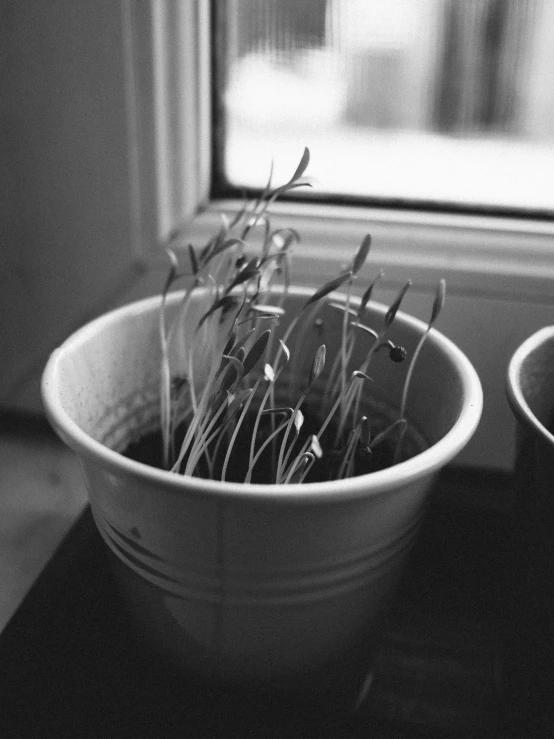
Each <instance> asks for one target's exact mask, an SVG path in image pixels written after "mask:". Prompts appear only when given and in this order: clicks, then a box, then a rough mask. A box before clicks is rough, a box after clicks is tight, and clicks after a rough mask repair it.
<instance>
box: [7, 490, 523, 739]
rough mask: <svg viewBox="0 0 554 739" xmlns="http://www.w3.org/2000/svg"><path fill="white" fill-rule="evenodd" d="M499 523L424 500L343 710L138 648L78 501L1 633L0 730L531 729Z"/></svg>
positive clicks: (259, 733)
mask: <svg viewBox="0 0 554 739" xmlns="http://www.w3.org/2000/svg"><path fill="white" fill-rule="evenodd" d="M441 501H443V498H441ZM511 530H512V528H511V523H510V519H509V517H508V516H507V515H506V514H505V513H502V512H500V511H498V510H491V509H484V508H479V507H475V506H456V505H449V504H447V503H445V502H444V501H443V502H437V501H435V503H434V504H432V505H431V507H430V510H429V514H428V517H427V521H426V523H425V525H424V528H423V530H422V533H421V536H420V539H419V542H418V544H417V545H416V548H415V550H414V552H413V556H412V558H411V562H410V565H409V567H408V570H407V572H406V576H405V578H404V581H403V583H402V587H401V590H400V593H399V595H398V598H397V600H396V602H395V606H394V608H393V610H392V613H391V616H390V619H389V621H388V625H387V629H386V633H385V635H384V638H383V645H382V648H381V651H380V653H379V656H378V659H377V665H376V678H375V681H374V684H373V687H372V689H371V691H370V695H369V698H368V699H367V701H366V702H365V703H364V705H363V706H362V707H361V709H360V711H359V712H358V713H357V714H356V715H354V716H347V715H345V714H343V713H339V714H336V713H334V712H333V711H331V710H330V709H329V706H326V705H315V704H310V705H308V706H304V707H302V710H300V708H299V707H298V706H296V707H295V706H293V705H292V704H291V703H290V702H288V701H285V702H280V703H278V704H277V705H274V706H269V705H266V704H264V703H263V702H262V701H260V699H259V698H257V697H256V696H254V695H230V694H226V693H222V692H218V691H216V690H215V689H213V688H209V687H200V686H198V685H195V684H194V683H192V682H190V681H189V680H188V679H187V678H186V677H185V676H183V675H182V674H179V673H177V672H176V671H174V670H173V669H172V668H171V667H170V666H168V665H167V664H165V663H162V662H161V661H159V660H158V659H157V658H156V657H154V656H153V655H150V654H148V653H147V652H146V651H145V650H144V648H143V647H142V646H141V645H140V644H138V642H136V641H135V640H134V638H133V636H132V635H131V633H130V631H129V628H128V625H127V622H126V617H125V612H124V609H123V608H122V606H121V604H120V603H119V599H118V596H117V593H116V591H115V587H114V583H113V582H112V579H111V575H110V571H109V568H108V565H107V559H106V558H105V554H104V549H103V547H104V545H103V543H102V541H101V539H100V537H99V535H98V534H97V532H96V530H95V528H94V524H93V521H92V517H91V514H90V510H88V509H87V510H86V511H85V513H84V514H83V515H82V516H81V518H80V519H79V520H78V522H77V523H76V524H75V526H74V527H73V529H72V530H71V531H70V533H69V534H68V536H67V537H66V539H65V540H64V542H63V543H62V545H61V546H60V548H59V549H58V551H57V552H56V554H55V556H54V557H53V558H52V560H51V561H50V562H49V564H48V565H47V567H46V568H45V570H44V571H43V573H42V574H41V576H40V577H39V579H38V580H37V582H36V583H35V585H34V587H33V588H32V590H31V591H30V593H29V595H28V596H27V598H26V599H25V601H24V603H23V604H22V606H21V607H20V608H19V610H18V612H17V613H16V614H15V616H14V617H13V619H12V620H11V621H10V623H9V624H8V625H7V627H6V629H5V630H4V632H2V634H1V635H0V670H1V675H2V676H1V683H0V737H1V738H2V739H9V738H11V737H13V738H14V739H20V738H25V739H26V738H27V737H95V738H101V737H164V738H165V737H167V738H170V737H190V738H195V737H214V738H216V737H232V736H237V737H260V739H261V738H262V737H312V736H313V737H359V738H360V739H361V737H364V738H365V737H372V738H374V739H401V738H402V739H407V737H415V738H417V737H429V739H433V737H436V738H437V739H438V738H443V739H445V738H446V737H449V738H459V739H469V738H470V737H499V738H500V737H502V739H505V737H509V736H510V737H511V736H514V737H515V736H518V737H519V736H521V737H524V736H534V734H533V733H531V734H527V733H526V730H525V729H524V728H522V726H523V718H522V717H523V716H524V714H523V713H522V710H520V708H521V707H520V706H519V705H518V704H517V700H515V699H514V695H515V694H514V691H513V688H512V687H511V685H512V684H513V683H514V680H513V676H512V675H511V674H509V670H510V669H512V668H511V665H512V662H513V659H512V657H511V652H512V651H513V644H514V615H513V614H514V613H515V612H516V610H517V591H515V590H514V581H513V568H514V558H515V557H516V554H517V552H516V550H515V549H514V542H513V540H512V538H511ZM515 683H516V684H517V679H516V680H515ZM516 693H517V690H516Z"/></svg>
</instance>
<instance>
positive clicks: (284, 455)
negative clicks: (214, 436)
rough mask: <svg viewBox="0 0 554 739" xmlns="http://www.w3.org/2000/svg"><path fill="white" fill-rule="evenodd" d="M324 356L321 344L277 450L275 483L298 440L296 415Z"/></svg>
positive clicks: (321, 369)
mask: <svg viewBox="0 0 554 739" xmlns="http://www.w3.org/2000/svg"><path fill="white" fill-rule="evenodd" d="M325 355H326V347H325V344H322V345H321V346H320V347H319V348H318V350H317V351H316V353H315V356H314V359H313V362H312V366H311V368H310V374H309V377H308V384H307V386H306V388H305V390H304V391H303V392H302V393H301V395H300V397H299V398H298V400H297V401H296V405H295V407H294V409H293V414H292V416H291V418H290V420H289V422H288V424H287V427H286V429H285V433H284V436H283V440H282V442H281V446H280V449H279V457H278V460H277V471H276V473H275V477H276V480H277V481H279V480H281V478H282V473H283V469H284V467H285V466H286V464H287V461H288V458H289V456H290V453H291V451H292V447H293V444H294V442H295V441H296V438H298V433H299V431H300V426H301V425H302V420H303V418H302V417H300V426H299V425H298V422H299V417H298V413H299V411H300V406H301V405H302V403H303V402H304V400H305V399H306V396H307V395H308V393H309V391H310V389H311V387H312V385H313V384H314V382H315V381H316V380H317V378H318V377H319V376H320V375H321V373H322V372H323V369H324V367H325ZM295 421H296V426H295V428H296V431H297V434H296V438H295V439H294V441H293V442H292V444H291V445H290V447H289V449H288V452H286V446H287V441H288V438H289V436H290V432H291V429H292V427H293V424H295Z"/></svg>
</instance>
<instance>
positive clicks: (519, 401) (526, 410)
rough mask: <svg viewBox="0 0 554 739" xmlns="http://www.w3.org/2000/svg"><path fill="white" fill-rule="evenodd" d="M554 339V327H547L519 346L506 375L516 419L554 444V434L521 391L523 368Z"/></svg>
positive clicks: (508, 391) (509, 400)
mask: <svg viewBox="0 0 554 739" xmlns="http://www.w3.org/2000/svg"><path fill="white" fill-rule="evenodd" d="M552 338H554V326H545V327H544V328H541V329H539V330H538V331H536V332H535V333H534V334H531V336H529V337H528V338H527V339H525V341H524V342H523V343H522V344H520V345H519V346H518V348H517V349H516V351H515V352H514V354H513V355H512V358H511V359H510V361H509V363H508V371H507V373H506V395H507V397H508V402H509V404H510V407H511V409H512V411H513V413H514V415H515V417H516V418H517V419H518V421H520V422H521V423H523V424H524V425H526V426H528V427H531V428H533V429H534V430H535V431H536V432H538V433H539V435H540V436H542V437H545V436H546V437H547V438H548V439H549V440H550V442H551V443H552V444H554V434H552V433H551V432H550V431H549V430H548V429H547V428H546V426H544V425H543V424H542V423H541V422H540V421H539V419H538V418H537V417H536V415H535V414H534V413H533V411H532V410H531V408H530V407H529V405H528V403H527V401H526V400H525V396H524V394H523V391H522V389H521V368H522V366H523V363H524V362H525V360H526V359H527V357H528V356H529V355H530V354H531V353H532V352H534V351H535V350H536V349H538V348H539V347H540V346H542V345H543V344H544V343H546V342H547V341H548V340H549V339H552Z"/></svg>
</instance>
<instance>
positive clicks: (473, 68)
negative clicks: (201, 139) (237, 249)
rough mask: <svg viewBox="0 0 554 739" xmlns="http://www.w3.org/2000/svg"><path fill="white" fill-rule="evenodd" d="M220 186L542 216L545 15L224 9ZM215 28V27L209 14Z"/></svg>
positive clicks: (540, 8) (549, 93)
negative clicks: (293, 184) (296, 189)
mask: <svg viewBox="0 0 554 739" xmlns="http://www.w3.org/2000/svg"><path fill="white" fill-rule="evenodd" d="M225 8H226V11H225V17H224V20H223V22H224V24H225V29H226V32H225V38H226V40H227V47H226V52H225V53H226V57H225V63H224V64H220V66H219V69H220V70H224V75H222V76H224V80H223V84H224V90H223V100H224V115H225V127H224V130H225V139H224V143H223V154H224V156H223V163H224V164H223V166H224V170H225V177H226V179H227V180H228V181H229V182H230V184H231V185H234V186H238V187H240V186H255V187H258V186H261V185H263V184H264V183H265V180H266V178H267V173H268V171H269V166H270V162H271V160H272V159H273V160H274V161H275V165H276V168H277V169H276V177H285V176H287V175H288V174H290V171H292V170H291V168H294V166H295V164H296V163H297V161H298V159H299V157H300V154H301V152H302V148H303V146H304V145H307V146H309V147H310V149H311V151H312V164H311V165H310V173H311V174H312V175H313V176H314V177H315V178H316V179H317V185H318V187H317V189H318V191H319V192H325V193H329V194H331V195H346V196H355V197H360V196H361V197H370V198H378V199H385V200H387V199H388V200H390V199H394V200H396V199H401V200H402V199H405V200H408V201H416V202H420V203H421V202H428V201H431V202H439V203H444V204H446V205H456V204H458V205H460V206H462V207H464V206H465V207H470V208H471V207H475V206H477V207H479V206H484V207H489V208H490V207H492V208H496V207H500V208H523V209H533V210H549V211H550V210H552V209H553V204H554V43H552V38H554V3H552V2H549V1H548V0H464V2H460V1H459V0H370V1H368V0H302V2H299V1H298V0H227V2H226V3H225ZM220 20H221V16H220Z"/></svg>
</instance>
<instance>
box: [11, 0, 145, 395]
mask: <svg viewBox="0 0 554 739" xmlns="http://www.w3.org/2000/svg"><path fill="white" fill-rule="evenodd" d="M0 50H1V51H0V53H1V56H0V81H1V94H0V158H1V166H0V209H1V217H0V243H1V260H0V337H1V339H0V343H1V346H2V351H1V352H0V405H6V404H7V405H10V404H12V403H13V402H15V399H16V398H17V397H18V394H19V393H20V391H21V388H22V387H23V385H24V384H25V380H26V379H27V377H30V376H32V375H33V373H34V376H35V377H36V376H37V371H38V369H40V367H41V366H42V365H43V364H44V361H45V360H46V357H47V355H48V353H49V352H50V350H51V349H52V348H54V346H56V345H57V344H58V343H59V342H60V341H61V340H62V339H63V338H64V337H65V336H66V335H67V334H68V333H69V331H70V330H72V329H73V328H75V327H76V326H77V325H78V324H80V323H82V322H83V321H84V320H85V319H86V318H88V317H90V316H91V315H94V314H97V313H99V312H101V311H102V310H103V309H104V308H105V305H106V303H107V302H109V301H110V299H111V298H112V297H113V296H114V295H117V294H119V293H120V292H121V290H122V289H124V288H125V287H126V286H128V285H129V284H131V283H132V282H133V281H134V280H135V279H136V275H137V272H138V271H139V270H140V266H139V260H138V259H137V257H136V256H135V255H134V251H133V249H134V245H133V243H132V235H131V234H132V223H131V216H130V212H131V211H130V201H129V192H130V178H129V172H128V132H127V120H126V110H125V88H124V70H125V67H124V43H123V31H122V22H121V7H120V3H119V2H117V1H114V0H94V1H93V2H91V0H47V1H45V2H40V1H37V0H0ZM35 398H36V393H35Z"/></svg>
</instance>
